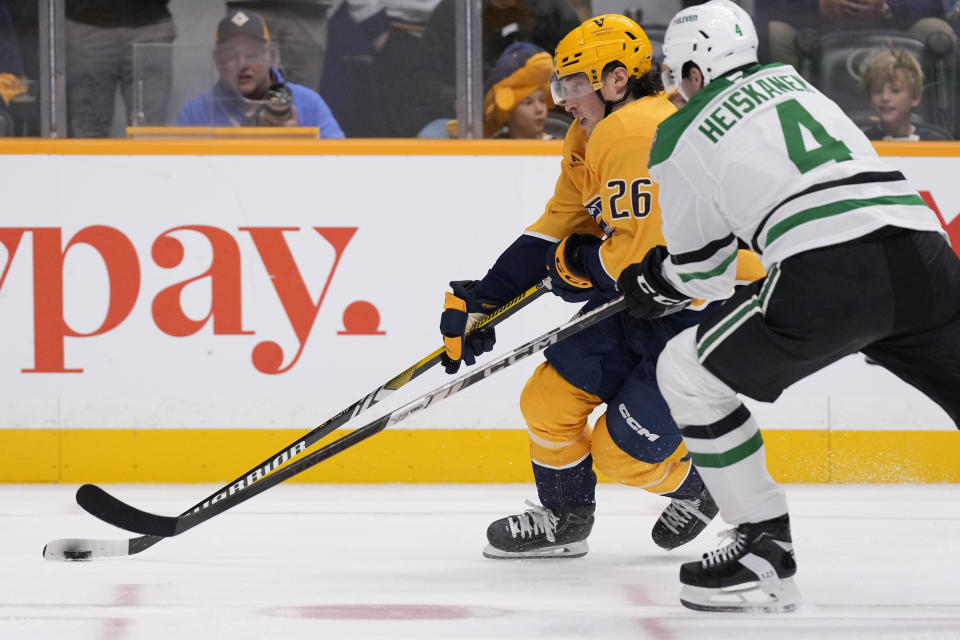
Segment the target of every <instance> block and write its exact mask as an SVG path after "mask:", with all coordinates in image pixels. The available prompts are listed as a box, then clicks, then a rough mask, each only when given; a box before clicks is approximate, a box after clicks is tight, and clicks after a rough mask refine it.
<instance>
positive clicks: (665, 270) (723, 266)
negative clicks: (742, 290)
mask: <svg viewBox="0 0 960 640" xmlns="http://www.w3.org/2000/svg"><path fill="white" fill-rule="evenodd" d="M691 173H694V174H695V172H691ZM656 178H657V179H658V180H659V181H660V183H661V184H662V185H665V186H666V188H662V187H661V189H660V194H659V195H660V202H661V203H662V206H663V235H664V238H665V240H666V246H658V247H654V248H653V249H652V250H650V251H649V252H647V253H646V255H645V256H644V258H643V260H641V261H640V262H639V263H636V264H633V265H631V266H630V267H627V268H626V269H624V271H623V273H621V275H620V278H619V280H618V283H617V284H618V288H619V289H620V290H621V291H622V292H623V293H624V296H625V297H626V298H627V306H628V308H629V310H630V313H631V314H632V315H634V316H637V317H642V318H656V317H661V316H664V315H667V314H670V313H673V312H676V311H679V310H681V309H683V308H685V307H686V306H687V305H688V304H689V303H690V301H691V299H693V298H699V299H706V300H716V299H721V298H726V297H727V296H729V295H730V293H731V292H732V291H733V287H734V285H735V284H737V282H738V280H739V279H741V278H743V279H746V278H752V277H754V276H757V277H762V276H760V274H761V273H762V267H759V261H758V260H757V259H756V256H752V257H751V256H746V257H744V259H743V260H742V261H741V260H740V259H739V247H738V242H737V238H736V236H735V235H734V234H733V231H732V230H731V229H730V227H729V225H728V224H727V222H726V220H725V219H724V218H723V217H722V216H721V215H720V214H719V212H718V211H717V210H716V208H715V207H714V206H713V205H712V203H711V202H708V201H706V200H705V199H703V198H701V197H700V196H699V195H698V192H697V190H695V189H694V188H693V186H692V185H691V184H690V182H689V181H688V174H687V173H684V172H682V171H681V170H680V167H679V166H678V165H677V164H676V163H674V162H672V161H671V160H667V161H665V162H664V163H662V164H661V165H659V166H658V167H657V172H656ZM741 262H743V266H742V268H741V266H740V263H741Z"/></svg>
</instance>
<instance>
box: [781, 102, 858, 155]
mask: <svg viewBox="0 0 960 640" xmlns="http://www.w3.org/2000/svg"><path fill="white" fill-rule="evenodd" d="M777 115H778V116H780V128H781V129H783V139H784V141H785V142H786V143H787V154H788V155H789V156H790V160H791V161H792V162H793V164H795V165H797V169H799V170H800V173H806V172H807V171H810V170H811V169H814V168H816V167H819V166H820V165H822V164H823V163H825V162H829V161H830V160H836V161H837V162H843V161H844V160H850V157H851V156H850V149H849V147H847V145H845V144H844V143H843V142H842V141H840V140H837V139H836V138H834V137H833V136H831V135H830V134H829V133H827V130H826V129H824V128H823V125H822V124H820V123H819V122H818V121H817V119H816V118H814V117H813V116H812V115H810V112H809V111H807V110H806V109H804V108H803V106H802V105H801V104H800V103H799V102H797V101H796V100H794V99H791V100H786V101H784V102H782V103H780V104H778V105H777ZM800 127H803V128H804V129H806V130H807V131H808V132H809V133H810V135H811V136H813V139H814V140H816V141H817V144H819V146H817V147H814V148H812V149H807V147H806V145H805V144H804V142H803V132H801V131H800Z"/></svg>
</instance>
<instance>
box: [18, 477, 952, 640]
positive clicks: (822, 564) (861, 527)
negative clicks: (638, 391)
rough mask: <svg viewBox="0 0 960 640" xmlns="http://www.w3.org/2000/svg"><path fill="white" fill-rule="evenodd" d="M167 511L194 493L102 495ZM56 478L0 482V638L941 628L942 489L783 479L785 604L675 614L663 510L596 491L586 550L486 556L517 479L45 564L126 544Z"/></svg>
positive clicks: (821, 634) (844, 632)
mask: <svg viewBox="0 0 960 640" xmlns="http://www.w3.org/2000/svg"><path fill="white" fill-rule="evenodd" d="M108 488H109V489H110V490H111V491H113V492H115V493H116V495H117V496H118V497H120V498H121V499H124V500H127V501H130V502H131V503H132V504H134V505H136V506H139V507H141V508H144V509H147V510H153V511H157V512H160V513H168V514H174V513H179V512H180V511H182V510H183V509H184V508H186V507H187V506H189V505H190V504H192V503H193V502H194V501H195V500H197V499H199V498H202V497H204V496H206V495H207V494H209V493H210V492H211V491H212V489H213V487H208V486H191V485H175V486H171V485H140V486H112V487H108ZM75 489H76V487H75V486H67V485H31V486H26V485H0V525H2V538H0V539H2V540H3V542H4V544H3V547H2V557H0V638H3V639H5V640H6V639H16V640H19V639H21V638H23V639H28V638H29V639H30V640H46V639H52V638H56V639H70V640H86V639H91V640H173V639H193V638H197V639H204V640H207V639H219V638H230V639H231V640H233V639H243V638H256V639H258V640H271V639H274V638H283V639H284V640H286V639H297V638H311V639H314V638H315V639H322V638H343V639H359V640H364V639H367V638H391V639H396V638H400V639H403V638H443V639H446V638H491V639H496V640H511V639H518V640H519V639H523V640H531V639H539V638H552V639H561V638H602V639H603V640H614V639H617V638H631V639H644V638H652V639H656V640H668V639H677V640H682V639H690V640H711V639H713V638H738V639H741V638H742V639H752V638H756V639H758V640H772V639H779V638H797V639H801V638H803V639H807V638H815V639H817V640H830V639H832V638H870V639H874V638H910V639H914V638H960V509H958V506H960V486H957V485H871V486H863V485H833V486H832V485H802V486H791V487H789V488H788V498H789V500H790V504H791V509H792V518H793V533H794V541H795V546H796V549H797V559H798V563H799V567H800V571H799V573H798V574H797V585H798V587H799V588H800V591H801V594H802V595H803V597H804V604H803V606H802V607H801V609H800V610H799V611H798V612H796V613H793V614H782V615H738V614H704V613H698V612H693V611H688V610H686V609H684V608H683V607H682V606H680V604H679V602H678V600H677V594H678V592H679V584H678V582H677V570H678V567H679V564H680V562H682V561H686V560H692V559H695V558H696V557H698V556H699V554H700V553H702V552H703V551H706V550H709V549H712V548H714V546H715V545H716V543H717V542H718V541H719V539H718V538H717V537H716V535H715V534H716V533H717V532H719V531H721V530H722V529H723V528H724V526H723V525H722V523H717V522H715V523H713V524H712V525H711V526H710V527H709V528H708V529H707V530H706V531H705V532H704V534H703V535H702V536H701V537H700V538H699V539H698V540H696V541H694V542H693V543H691V544H690V545H688V548H685V549H679V550H676V551H674V552H664V551H661V550H659V549H657V548H656V547H655V546H654V545H653V543H652V541H651V540H650V534H649V530H650V527H651V526H652V525H653V522H654V520H655V519H656V517H657V515H658V514H659V512H660V510H661V509H662V508H663V506H664V505H665V504H666V501H665V500H664V499H662V498H658V497H656V496H652V495H650V494H647V493H644V492H642V491H640V490H636V489H630V488H627V487H620V486H613V485H601V486H600V487H599V491H598V508H597V523H596V526H595V528H594V531H593V534H592V535H591V537H590V545H591V551H590V553H589V554H588V555H587V556H586V557H584V558H581V559H574V560H535V561H517V560H488V559H485V558H483V557H482V556H481V554H480V552H481V549H482V547H483V545H484V542H485V539H484V531H485V530H486V527H487V524H488V523H489V522H490V521H491V520H493V519H495V518H497V517H501V516H503V515H506V514H508V513H515V512H517V511H520V510H522V508H523V501H524V499H527V498H534V497H535V494H534V491H533V488H532V487H530V486H526V485H364V486H352V485H339V486H331V485H291V486H281V487H278V488H276V489H272V490H271V491H270V492H268V493H265V494H264V495H262V496H258V497H256V498H254V499H253V500H251V501H249V502H247V503H245V504H243V505H241V506H240V507H238V508H237V509H235V510H234V511H231V512H228V513H225V514H222V515H220V516H217V517H215V518H214V519H212V520H210V521H209V522H207V523H204V524H202V525H200V526H198V527H197V528H196V529H193V530H191V531H188V532H187V533H185V534H183V535H182V536H179V537H177V538H172V539H169V540H164V541H162V542H161V543H159V544H157V545H156V546H155V547H153V548H151V549H149V550H147V551H145V552H143V553H142V554H140V555H137V556H133V557H127V558H116V559H103V560H98V561H94V562H87V563H59V562H48V561H44V560H43V559H42V558H41V555H40V554H41V550H42V549H43V545H44V544H45V543H46V542H48V541H49V540H52V539H54V538H61V537H94V538H117V539H122V538H126V537H128V536H127V534H125V533H123V532H120V531H118V530H116V529H113V528H112V527H109V526H108V525H105V524H102V523H100V522H99V521H97V520H95V519H94V518H93V517H92V516H89V515H87V514H86V513H83V512H82V511H81V510H80V509H79V507H77V506H76V504H75V503H74V502H73V492H74V491H75Z"/></svg>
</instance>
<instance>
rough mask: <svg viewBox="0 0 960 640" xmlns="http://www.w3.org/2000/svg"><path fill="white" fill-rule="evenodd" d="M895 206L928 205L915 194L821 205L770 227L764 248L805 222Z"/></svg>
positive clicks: (840, 201) (856, 199) (795, 214)
mask: <svg viewBox="0 0 960 640" xmlns="http://www.w3.org/2000/svg"><path fill="white" fill-rule="evenodd" d="M894 204H902V205H912V206H919V207H925V206H927V203H926V202H924V201H923V198H921V197H920V196H919V195H917V194H915V193H914V194H910V195H905V196H878V197H876V198H854V199H851V200H838V201H836V202H831V203H829V204H824V205H820V206H819V207H812V208H810V209H804V210H803V211H799V212H797V213H794V214H793V215H791V216H789V217H787V218H784V219H783V220H781V221H780V222H778V223H777V224H775V225H773V226H772V227H770V231H768V232H767V239H766V242H765V243H764V248H766V247H769V246H770V245H771V244H773V242H774V241H775V240H777V239H778V238H779V237H780V236H782V235H783V234H785V233H786V232H788V231H790V230H792V229H794V228H796V227H798V226H800V225H801V224H803V223H805V222H811V221H813V220H820V219H823V218H829V217H831V216H836V215H840V214H841V213H847V212H848V211H854V210H855V209H862V208H863V207H873V206H876V205H894Z"/></svg>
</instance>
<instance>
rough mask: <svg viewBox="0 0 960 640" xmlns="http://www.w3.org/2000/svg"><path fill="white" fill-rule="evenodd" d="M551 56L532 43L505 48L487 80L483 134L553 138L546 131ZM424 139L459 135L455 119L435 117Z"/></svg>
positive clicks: (537, 138) (521, 137)
mask: <svg viewBox="0 0 960 640" xmlns="http://www.w3.org/2000/svg"><path fill="white" fill-rule="evenodd" d="M552 75H553V58H552V56H551V55H550V54H549V53H547V52H546V51H544V50H543V49H541V48H540V47H538V46H537V45H535V44H533V43H530V42H515V43H513V44H511V45H510V46H508V47H507V48H506V49H504V51H503V53H502V54H501V55H500V57H499V58H497V61H496V63H495V64H494V65H493V68H492V69H491V71H490V77H489V78H487V81H486V82H485V83H484V86H485V88H486V92H485V94H484V99H483V137H484V138H515V139H527V140H550V139H552V138H553V136H552V135H550V134H549V133H547V132H545V131H544V126H545V125H546V122H547V114H548V113H549V110H550V109H551V108H552V107H553V101H552V100H551V99H550V76H552ZM420 137H421V138H443V137H452V138H456V137H457V121H456V120H444V119H440V120H435V121H434V122H432V123H430V124H429V125H428V126H427V127H426V128H424V130H423V131H422V132H421V133H420Z"/></svg>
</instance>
